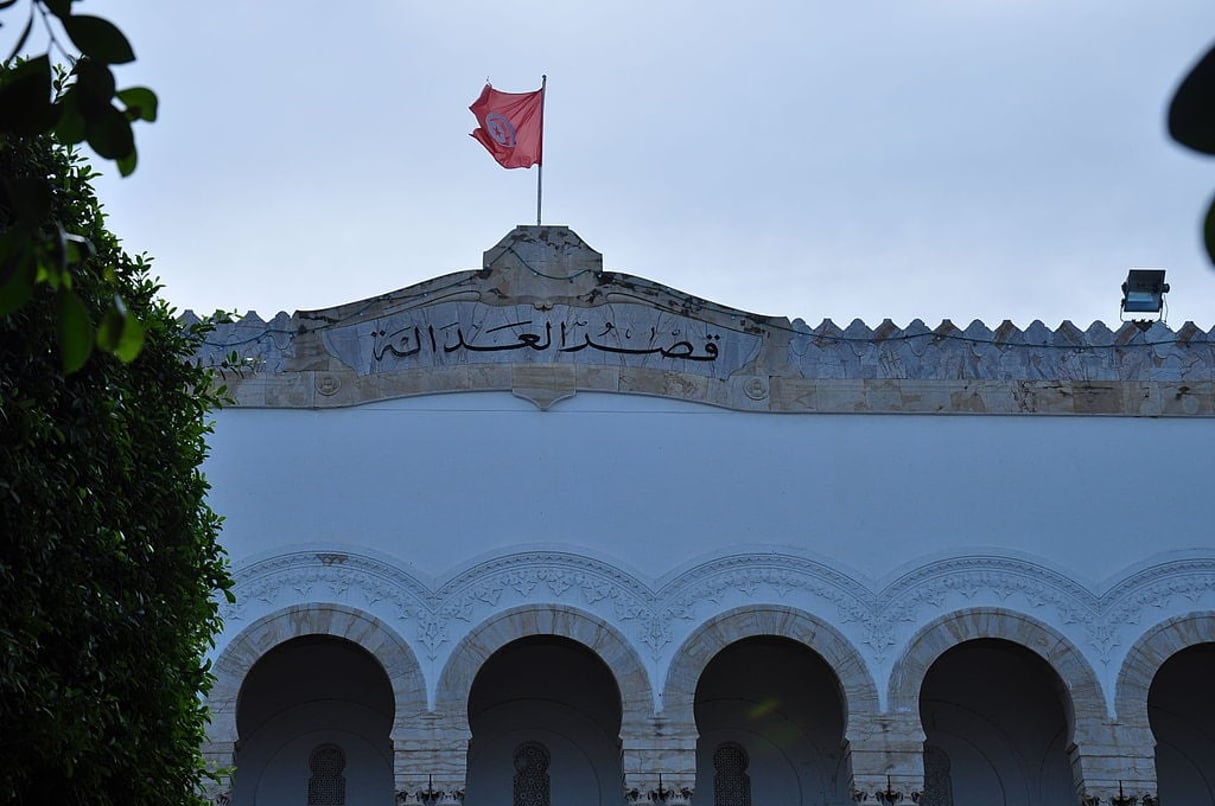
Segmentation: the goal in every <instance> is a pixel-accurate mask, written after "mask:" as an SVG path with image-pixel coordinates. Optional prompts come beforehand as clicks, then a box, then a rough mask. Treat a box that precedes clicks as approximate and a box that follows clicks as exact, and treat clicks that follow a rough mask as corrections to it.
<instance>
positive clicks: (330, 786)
mask: <svg viewBox="0 0 1215 806" xmlns="http://www.w3.org/2000/svg"><path fill="white" fill-rule="evenodd" d="M308 769H309V770H311V771H312V775H311V776H310V777H309V778H308V806H346V777H345V776H344V775H342V771H343V770H345V769H346V754H345V753H343V752H342V748H340V747H338V746H337V745H336V744H322V745H320V746H319V747H317V748H316V749H315V750H313V751H312V755H310V756H309V757H308Z"/></svg>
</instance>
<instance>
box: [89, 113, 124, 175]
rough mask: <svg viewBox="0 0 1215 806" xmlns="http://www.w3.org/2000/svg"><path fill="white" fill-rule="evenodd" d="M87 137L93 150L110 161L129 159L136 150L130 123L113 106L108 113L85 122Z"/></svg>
mask: <svg viewBox="0 0 1215 806" xmlns="http://www.w3.org/2000/svg"><path fill="white" fill-rule="evenodd" d="M85 137H86V138H87V139H88V141H89V145H90V146H92V148H93V150H94V151H96V152H97V153H98V154H99V155H100V156H102V157H105V158H106V159H108V160H120V159H123V158H124V157H129V156H130V155H131V153H132V152H133V151H134V150H135V137H134V136H133V135H132V134H131V123H130V121H128V120H127V116H126V115H124V114H122V113H121V112H119V111H118V110H117V109H116V108H114V107H112V106H111V107H109V108H108V111H106V112H103V113H100V114H97V115H95V116H92V117H89V119H88V120H87V121H86V122H85ZM132 167H133V166H132Z"/></svg>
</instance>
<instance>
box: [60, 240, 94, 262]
mask: <svg viewBox="0 0 1215 806" xmlns="http://www.w3.org/2000/svg"><path fill="white" fill-rule="evenodd" d="M63 242H64V246H65V249H64V251H65V253H66V255H67V262H68V265H71V264H73V263H79V262H80V261H82V260H85V259H86V258H89V257H92V256H93V254H94V249H93V244H92V242H91V241H89V239H88V238H85V237H84V236H83V235H73V234H72V233H70V232H65V233H64V234H63Z"/></svg>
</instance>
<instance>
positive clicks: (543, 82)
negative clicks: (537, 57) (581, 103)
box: [536, 75, 548, 227]
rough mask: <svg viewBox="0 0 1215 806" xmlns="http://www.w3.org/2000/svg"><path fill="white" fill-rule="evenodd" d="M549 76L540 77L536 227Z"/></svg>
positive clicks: (538, 217) (541, 178) (541, 182)
mask: <svg viewBox="0 0 1215 806" xmlns="http://www.w3.org/2000/svg"><path fill="white" fill-rule="evenodd" d="M547 85H548V76H547V75H541V76H540V162H539V163H537V165H536V226H537V227H538V226H540V199H541V195H540V194H541V188H542V187H543V180H544V88H545V87H546V86H547Z"/></svg>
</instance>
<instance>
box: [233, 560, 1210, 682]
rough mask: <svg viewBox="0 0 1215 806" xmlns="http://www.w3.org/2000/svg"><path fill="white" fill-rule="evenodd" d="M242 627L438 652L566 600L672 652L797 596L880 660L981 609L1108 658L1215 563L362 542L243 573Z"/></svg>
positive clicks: (1202, 603) (1200, 596)
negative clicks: (361, 548)
mask: <svg viewBox="0 0 1215 806" xmlns="http://www.w3.org/2000/svg"><path fill="white" fill-rule="evenodd" d="M235 579H236V585H235V588H234V592H235V594H236V597H237V600H236V603H235V604H224V605H222V606H221V615H222V616H223V618H224V619H225V621H226V622H227V624H228V625H229V626H228V629H229V631H230V632H231V631H239V630H240V629H242V628H243V625H245V624H247V623H249V622H250V621H252V620H253V619H254V618H256V617H257V616H260V615H262V614H265V613H268V612H271V611H273V610H277V609H280V608H282V607H285V606H288V605H292V604H298V603H301V602H311V601H334V602H343V603H347V604H351V605H355V606H360V607H365V608H367V609H369V610H371V611H375V612H381V614H382V615H384V616H385V617H387V618H390V619H394V620H396V621H398V623H400V624H402V633H403V634H404V635H405V636H406V637H407V638H408V639H409V640H410V641H411V642H412V643H414V645H415V647H416V648H417V650H418V652H419V655H422V656H425V657H427V658H429V659H430V660H435V659H437V658H439V657H440V656H442V655H443V654H444V653H445V652H446V650H447V649H450V648H451V647H452V646H454V644H455V643H456V642H458V641H459V640H460V638H461V637H462V636H463V635H464V634H466V633H467V632H469V631H470V630H472V629H473V628H474V627H475V626H476V625H477V624H478V623H480V622H482V621H483V620H485V619H486V618H488V617H490V616H491V615H492V614H494V613H495V612H500V611H502V610H506V609H508V608H512V607H517V606H519V605H523V604H528V603H559V604H563V605H570V606H574V607H578V608H581V609H585V610H588V611H590V612H593V613H596V614H598V615H599V616H600V617H601V618H603V619H605V620H606V621H607V622H608V623H611V624H614V625H616V626H618V627H619V629H620V630H621V631H622V632H624V633H625V634H626V635H628V636H630V637H631V638H632V640H633V641H634V642H635V643H636V645H637V646H638V647H639V648H642V647H644V648H645V650H648V654H649V656H650V657H651V658H652V659H653V660H654V661H655V662H657V661H659V660H661V659H662V658H663V657H665V656H666V655H667V654H669V653H670V652H672V651H674V648H675V646H676V645H677V644H678V642H679V641H681V640H682V639H683V637H684V636H686V635H688V634H689V633H690V632H691V630H692V629H693V628H694V627H695V626H696V624H698V623H701V622H703V621H704V620H706V619H708V618H711V617H712V616H713V615H714V614H715V613H717V612H721V611H723V610H725V609H729V608H733V607H738V606H744V605H746V604H748V603H768V604H789V605H792V606H795V607H799V608H802V609H804V610H807V611H809V612H813V613H815V614H816V615H819V616H821V617H822V618H824V619H825V620H827V621H828V622H834V623H835V624H836V625H838V626H839V627H840V629H841V630H843V631H844V632H845V633H850V634H851V635H852V636H853V638H854V640H856V641H857V643H858V644H863V645H864V646H865V647H866V648H867V653H866V654H867V655H868V656H869V657H870V658H872V659H873V660H874V661H876V662H878V663H881V662H883V661H884V660H885V659H887V658H888V657H889V656H890V654H891V652H892V651H894V649H895V648H896V647H897V646H898V645H900V644H901V643H902V641H904V640H906V639H907V638H909V637H910V635H911V634H912V633H913V632H914V630H915V629H916V628H917V626H918V625H920V624H924V623H927V622H928V621H930V620H932V619H933V618H936V617H938V616H940V615H942V614H945V613H948V612H953V611H957V610H962V609H966V608H969V607H975V606H995V607H1002V608H1008V609H1013V610H1017V611H1020V612H1024V613H1027V614H1030V615H1033V616H1035V617H1036V618H1039V619H1041V620H1043V621H1046V622H1048V623H1052V624H1056V625H1058V626H1059V628H1060V629H1062V630H1063V631H1064V632H1065V633H1067V634H1069V635H1070V636H1071V637H1072V639H1073V640H1074V641H1076V642H1077V643H1078V644H1081V645H1087V646H1089V647H1090V648H1091V650H1092V654H1093V656H1094V657H1095V658H1098V659H1100V660H1101V661H1103V662H1107V663H1108V662H1109V661H1110V660H1111V659H1112V657H1113V652H1114V650H1115V649H1116V648H1117V647H1119V646H1122V645H1124V644H1127V645H1129V642H1131V641H1133V636H1134V635H1135V634H1137V632H1138V631H1140V630H1141V628H1140V627H1139V626H1138V625H1140V624H1150V623H1156V622H1158V621H1160V620H1161V619H1162V618H1163V617H1164V616H1165V615H1166V614H1167V613H1168V612H1171V610H1178V609H1180V610H1184V611H1189V610H1192V609H1194V608H1196V607H1211V606H1215V557H1212V558H1205V559H1204V558H1189V559H1185V560H1174V561H1166V562H1161V563H1159V564H1156V565H1153V566H1150V567H1148V568H1145V569H1142V570H1140V571H1137V572H1135V573H1133V574H1129V575H1127V576H1125V577H1124V578H1122V579H1120V580H1119V581H1117V582H1116V583H1115V584H1113V585H1112V586H1110V587H1109V589H1108V590H1106V591H1104V592H1103V593H1101V594H1099V595H1098V594H1096V593H1094V592H1092V591H1090V590H1089V589H1087V588H1086V587H1085V586H1083V585H1081V584H1080V583H1078V582H1076V581H1075V580H1072V579H1070V578H1068V577H1067V576H1065V575H1063V574H1060V573H1059V572H1057V571H1055V570H1053V569H1051V568H1049V567H1046V566H1044V565H1042V564H1039V563H1034V562H1031V561H1029V560H1025V559H1022V558H1013V557H1007V556H995V555H967V556H959V557H950V558H944V559H938V560H934V561H932V562H928V563H925V564H923V565H921V566H918V567H916V568H913V569H912V570H910V571H908V572H906V573H904V574H902V575H900V576H899V577H897V578H896V579H894V580H892V581H891V582H889V583H888V584H886V585H885V586H884V587H878V586H875V585H873V584H872V583H871V582H869V581H867V580H864V579H860V578H856V577H854V576H851V575H849V574H847V573H844V572H842V571H840V570H838V569H835V568H832V567H831V566H830V565H827V564H825V563H823V562H821V561H818V560H815V559H812V558H809V557H805V556H800V555H797V554H793V553H778V552H774V551H766V552H757V553H744V554H734V555H729V556H724V557H718V558H714V559H710V560H706V561H704V562H702V563H699V564H697V565H695V566H693V567H692V568H689V569H687V570H685V571H684V572H682V573H680V574H678V575H676V576H674V577H672V578H670V579H667V580H666V581H665V582H664V583H662V584H661V585H655V584H652V583H650V582H648V581H646V580H643V579H640V578H638V577H637V576H636V575H634V574H631V573H629V572H627V571H624V570H623V569H621V568H619V567H617V566H615V565H613V564H611V563H608V562H605V561H602V560H598V559H594V558H591V557H587V556H583V555H579V554H575V553H572V552H562V551H528V552H517V553H510V554H504V555H502V556H499V557H495V558H492V559H489V560H486V561H484V562H481V563H478V564H476V565H474V566H472V567H470V568H467V569H465V570H463V571H460V572H459V573H457V574H455V575H453V576H451V577H449V578H448V579H446V580H445V581H442V582H439V583H436V582H435V581H433V580H429V579H423V578H420V577H419V576H417V575H416V574H414V573H411V572H409V571H407V570H405V569H404V568H402V567H399V566H396V565H393V564H391V563H389V562H387V561H384V560H380V559H376V558H371V557H367V556H364V555H361V554H358V553H355V552H351V551H349V550H346V551H343V552H340V553H338V552H330V553H325V552H319V553H318V552H317V551H315V550H313V551H296V552H292V553H287V554H283V555H279V556H276V557H272V558H268V559H264V560H260V561H257V562H253V563H251V564H249V565H246V566H243V567H238V568H237V569H236V570H235Z"/></svg>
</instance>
